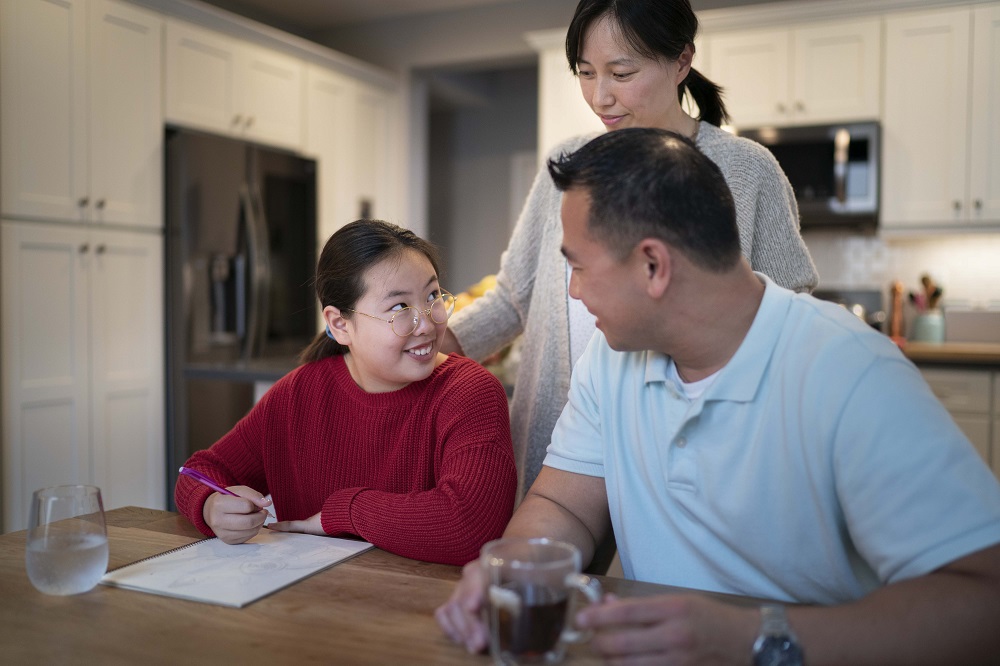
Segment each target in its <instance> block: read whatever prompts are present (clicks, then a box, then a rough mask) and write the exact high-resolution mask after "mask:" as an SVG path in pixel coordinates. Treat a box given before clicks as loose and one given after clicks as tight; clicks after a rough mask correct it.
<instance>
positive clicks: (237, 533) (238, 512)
mask: <svg viewBox="0 0 1000 666" xmlns="http://www.w3.org/2000/svg"><path fill="white" fill-rule="evenodd" d="M226 490H228V491H230V492H233V493H236V495H238V496H237V497H233V496H232V495H222V494H220V493H212V494H211V495H209V496H208V499H207V500H205V506H204V507H203V508H202V510H201V515H202V517H204V518H205V522H206V523H208V526H209V527H211V528H212V531H213V532H215V536H217V537H219V539H220V540H221V541H223V542H224V543H228V544H235V543H243V542H244V541H248V540H250V539H252V538H253V537H254V536H256V535H257V532H259V531H260V528H261V526H262V525H263V524H264V521H265V520H267V516H268V513H267V509H265V508H264V507H266V506H268V505H270V504H271V500H269V499H265V498H264V496H263V495H261V494H260V493H259V492H257V491H256V490H254V489H253V488H248V487H246V486H230V487H229V488H226Z"/></svg>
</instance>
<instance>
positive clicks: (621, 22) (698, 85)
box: [566, 0, 729, 126]
mask: <svg viewBox="0 0 1000 666" xmlns="http://www.w3.org/2000/svg"><path fill="white" fill-rule="evenodd" d="M604 16H607V17H608V18H610V19H611V20H612V22H614V24H615V25H617V26H618V29H619V30H620V31H621V35H622V38H623V39H624V40H625V42H626V43H627V44H628V46H630V47H631V48H632V49H633V50H634V51H635V52H636V53H638V54H640V55H642V56H644V57H647V58H654V59H655V58H666V59H668V60H677V58H679V57H680V55H681V53H682V52H683V51H684V47H685V46H687V45H688V44H692V45H693V44H694V37H695V35H696V34H697V33H698V17H696V16H695V15H694V10H692V9H691V3H690V2H689V1H688V0H580V4H578V5H577V6H576V12H574V14H573V21H572V22H571V23H570V24H569V30H568V31H567V32H566V60H567V61H569V68H570V70H572V72H573V74H574V75H575V74H577V65H578V63H579V60H580V50H581V49H582V48H583V38H584V35H585V34H586V32H587V29H588V28H589V27H590V26H591V25H592V24H593V23H594V22H595V21H597V20H598V19H600V18H602V17H604ZM685 89H687V91H688V92H689V93H690V94H691V97H692V98H693V99H694V101H695V103H697V104H698V109H699V110H700V112H701V119H702V120H704V121H705V122H708V123H711V124H712V125H715V126H719V125H721V124H722V123H724V122H726V121H727V120H728V119H729V113H728V112H727V111H726V105H725V104H724V103H723V102H722V88H720V87H719V86H717V85H716V84H714V83H712V82H711V81H709V80H708V79H706V78H705V77H704V76H702V75H701V73H700V72H698V71H697V70H695V68H694V67H692V68H691V70H690V71H689V72H688V75H687V77H686V78H685V79H684V81H683V82H682V83H681V85H680V86H678V88H677V99H678V100H682V99H683V98H684V90H685Z"/></svg>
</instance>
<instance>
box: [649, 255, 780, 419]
mask: <svg viewBox="0 0 1000 666" xmlns="http://www.w3.org/2000/svg"><path fill="white" fill-rule="evenodd" d="M754 274H755V275H756V276H757V278H758V279H759V280H760V281H761V282H763V283H764V297H763V298H762V299H761V302H760V307H759V308H758V309H757V314H756V315H755V316H754V319H753V323H752V324H751V325H750V330H749V331H747V334H746V337H744V338H743V342H742V343H741V344H740V346H739V348H738V349H737V350H736V353H735V354H733V357H732V358H731V359H729V363H727V364H726V365H725V367H723V368H722V370H721V371H720V372H719V376H718V377H717V378H716V380H715V382H713V383H712V385H711V386H710V387H708V390H707V391H706V392H705V395H704V399H705V400H734V401H737V402H749V401H750V400H753V398H754V396H755V395H756V393H757V389H758V387H759V386H760V382H761V379H762V378H763V376H764V372H765V371H766V370H767V366H768V364H769V363H770V362H771V357H772V356H773V355H774V350H775V348H776V346H777V343H778V336H780V335H781V332H782V330H783V329H784V321H785V318H786V317H787V316H788V309H789V307H790V306H791V303H792V298H793V297H794V295H795V294H794V293H793V292H791V291H789V290H788V289H783V288H782V287H779V286H778V285H776V284H775V283H774V282H773V281H771V279H770V278H769V277H767V276H766V275H764V274H763V273H756V272H755V273H754ZM669 363H670V359H669V357H668V356H667V355H666V354H660V353H656V352H646V371H645V381H646V383H647V384H648V383H650V382H666V381H668V380H669V378H668V374H667V368H668V365H669Z"/></svg>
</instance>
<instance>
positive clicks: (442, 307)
mask: <svg viewBox="0 0 1000 666" xmlns="http://www.w3.org/2000/svg"><path fill="white" fill-rule="evenodd" d="M454 310H455V297H454V296H452V295H451V294H441V295H440V296H438V297H437V298H435V299H434V302H433V303H431V307H430V308H428V309H427V310H424V311H423V312H425V313H426V312H429V313H430V318H431V321H433V322H434V323H435V324H443V323H445V322H446V321H448V317H450V316H451V313H452V312H453V311H454ZM420 313H421V310H417V309H416V308H410V307H407V308H403V309H402V310H400V311H399V312H397V313H396V314H395V315H394V316H393V318H392V332H393V333H395V334H396V335H398V336H399V337H401V338H405V337H406V336H408V335H410V334H411V333H413V331H415V330H417V326H419V325H420Z"/></svg>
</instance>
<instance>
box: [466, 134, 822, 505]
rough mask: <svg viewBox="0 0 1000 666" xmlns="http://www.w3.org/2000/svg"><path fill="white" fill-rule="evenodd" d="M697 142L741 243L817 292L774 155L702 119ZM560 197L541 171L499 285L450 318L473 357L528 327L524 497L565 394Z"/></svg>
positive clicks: (519, 455) (514, 423) (520, 378)
mask: <svg viewBox="0 0 1000 666" xmlns="http://www.w3.org/2000/svg"><path fill="white" fill-rule="evenodd" d="M593 136H594V135H591V136H583V137H576V138H574V139H571V140H569V141H567V142H565V143H563V144H562V145H560V146H558V147H557V148H556V149H555V151H553V153H552V154H553V155H557V154H559V153H564V152H572V151H573V150H575V149H577V148H579V147H580V146H582V145H583V144H584V143H586V142H587V141H588V140H589V139H590V138H593ZM696 143H697V145H698V148H699V149H701V151H702V152H703V153H705V155H707V156H708V157H709V158H710V159H711V160H712V161H713V162H715V163H716V164H717V165H718V166H719V168H720V169H721V170H722V173H723V175H724V176H725V178H726V182H727V183H728V184H729V187H730V189H731V190H732V193H733V199H734V201H735V203H736V220H737V224H738V226H739V230H740V245H741V247H742V250H743V255H744V256H745V257H747V258H748V259H749V260H750V264H751V266H752V267H753V269H754V270H756V271H760V272H761V273H764V274H765V275H768V276H769V277H770V278H771V279H772V280H774V281H775V282H776V283H778V284H779V285H781V286H783V287H787V288H789V289H794V290H796V291H803V290H811V289H813V288H814V287H815V286H816V283H817V280H818V276H817V273H816V268H815V266H813V263H812V259H811V258H810V256H809V252H808V250H807V249H806V247H805V244H804V243H803V242H802V237H801V236H800V235H799V221H798V219H799V218H798V207H797V206H796V204H795V198H794V195H793V193H792V188H791V185H789V183H788V179H787V178H786V177H785V174H784V173H783V172H782V171H781V168H780V167H779V166H778V163H777V161H775V159H774V157H773V156H772V155H771V153H770V152H769V151H768V150H767V149H766V148H764V147H762V146H760V145H759V144H757V143H754V142H752V141H750V140H748V139H743V138H740V137H735V136H733V135H731V134H729V133H728V132H725V131H723V130H721V129H719V128H718V127H715V126H714V125H711V124H709V123H706V122H702V123H701V124H700V127H699V130H698V137H697V141H696ZM560 203H561V193H560V192H559V191H558V190H557V189H556V188H555V185H554V184H553V183H552V179H551V178H550V177H549V174H548V171H547V170H546V169H545V168H542V169H541V170H540V171H539V172H538V175H536V176H535V181H534V184H533V185H532V188H531V193H530V194H529V195H528V200H527V201H526V202H525V205H524V209H523V210H522V211H521V216H520V218H519V219H518V221H517V226H516V227H515V228H514V232H513V234H512V236H511V239H510V243H509V245H508V246H507V250H506V251H505V252H504V253H503V256H502V257H501V260H500V272H499V273H498V275H497V286H496V289H494V290H492V291H490V292H488V293H487V294H486V295H484V296H483V297H482V298H480V299H478V300H476V301H475V302H473V303H472V304H471V305H469V306H468V307H466V308H463V309H462V310H461V311H460V312H458V313H457V314H456V315H455V316H454V317H453V318H452V319H451V320H450V321H449V323H448V325H449V327H450V328H451V329H452V331H453V332H454V334H455V337H456V338H458V341H459V344H461V346H462V350H463V351H464V353H465V354H467V355H468V356H470V357H471V358H473V359H477V360H479V359H482V358H485V357H486V356H488V355H489V354H491V353H493V352H495V351H497V350H499V349H501V348H503V347H504V346H505V345H507V344H508V343H510V342H511V341H513V340H514V339H515V338H516V337H517V336H518V335H519V334H521V333H523V334H524V337H523V340H522V342H521V361H520V365H519V366H518V370H517V376H516V379H515V384H514V397H513V401H512V403H511V435H512V437H513V440H514V456H515V462H516V463H517V470H518V478H519V486H518V497H523V495H524V493H525V492H526V491H527V489H528V488H529V487H531V484H532V482H534V480H535V477H536V476H538V472H539V471H540V470H541V468H542V460H543V459H544V458H545V449H546V448H547V447H548V445H549V440H550V438H551V436H552V430H553V428H554V427H555V423H556V420H557V419H558V418H559V414H560V413H561V412H562V409H563V407H564V406H565V404H566V400H567V395H568V393H569V378H570V371H571V368H570V344H569V315H568V312H567V280H566V260H565V259H564V258H563V256H562V254H561V253H560V251H559V248H560V246H561V244H562V224H561V222H560V217H559V215H560ZM532 314H533V316H529V315H532Z"/></svg>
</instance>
